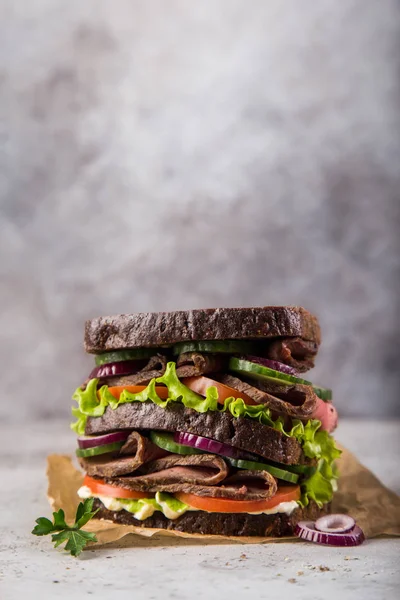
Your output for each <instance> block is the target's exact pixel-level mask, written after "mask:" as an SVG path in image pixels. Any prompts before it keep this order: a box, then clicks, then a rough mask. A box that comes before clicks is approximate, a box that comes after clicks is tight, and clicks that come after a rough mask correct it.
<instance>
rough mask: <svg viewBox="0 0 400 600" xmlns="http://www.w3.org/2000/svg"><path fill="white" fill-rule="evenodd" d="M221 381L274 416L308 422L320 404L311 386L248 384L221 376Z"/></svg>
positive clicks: (265, 383)
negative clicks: (265, 407)
mask: <svg viewBox="0 0 400 600" xmlns="http://www.w3.org/2000/svg"><path fill="white" fill-rule="evenodd" d="M219 381H221V382H222V383H224V384H225V385H228V386H229V387H232V388H234V389H235V390H238V391H239V392H243V393H244V394H247V395H248V396H250V398H252V399H253V400H255V401H256V402H257V403H258V404H265V406H268V408H270V409H271V410H272V411H273V413H274V415H283V416H288V417H291V418H296V419H303V420H306V421H308V420H309V419H310V418H311V416H312V414H313V412H314V410H315V408H316V406H317V402H318V398H317V396H316V394H315V392H314V390H313V389H312V387H311V386H309V385H289V386H282V385H277V384H275V383H273V382H271V383H269V382H268V383H267V382H259V381H257V382H255V381H253V380H252V381H251V383H248V382H247V381H243V380H242V379H239V377H234V376H233V375H220V376H219ZM256 386H257V387H256Z"/></svg>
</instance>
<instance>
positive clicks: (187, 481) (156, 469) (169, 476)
mask: <svg viewBox="0 0 400 600" xmlns="http://www.w3.org/2000/svg"><path fill="white" fill-rule="evenodd" d="M142 471H146V472H147V473H146V474H144V475H137V476H136V477H120V478H113V479H110V480H108V483H113V484H115V485H118V486H121V487H124V488H126V489H130V490H135V491H141V492H170V493H175V492H187V493H192V494H197V495H198V496H207V497H213V498H231V499H236V500H243V499H252V500H257V499H266V498H270V497H271V496H273V495H274V494H275V492H276V489H277V486H276V481H275V479H274V478H273V477H272V475H270V474H269V473H267V472H266V471H257V472H253V471H242V472H240V475H239V474H236V475H234V476H232V477H228V478H227V475H228V467H227V465H226V463H225V461H224V459H223V458H221V457H220V456H215V455H214V454H198V455H192V456H179V455H177V454H176V455H170V456H168V457H165V458H162V459H159V460H156V461H153V462H152V463H149V464H146V465H145V466H144V467H143V468H142ZM238 473H239V472H238Z"/></svg>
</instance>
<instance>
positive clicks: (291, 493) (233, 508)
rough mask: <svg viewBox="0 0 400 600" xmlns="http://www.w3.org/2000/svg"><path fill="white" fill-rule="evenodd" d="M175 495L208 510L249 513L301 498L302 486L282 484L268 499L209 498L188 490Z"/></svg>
mask: <svg viewBox="0 0 400 600" xmlns="http://www.w3.org/2000/svg"><path fill="white" fill-rule="evenodd" d="M175 496H176V497H177V498H178V500H180V501H181V502H184V503H185V504H188V505H189V506H192V507H193V508H198V509H199V510H206V511H208V512H218V513H249V512H261V511H263V510H268V509H270V508H274V506H277V505H278V504H280V503H281V502H291V501H292V500H300V487H299V486H298V485H295V486H281V487H279V489H278V491H277V493H276V494H275V496H273V497H272V498H269V499H268V500H227V499H226V498H207V497H206V496H196V495H195V494H187V493H186V492H177V493H175Z"/></svg>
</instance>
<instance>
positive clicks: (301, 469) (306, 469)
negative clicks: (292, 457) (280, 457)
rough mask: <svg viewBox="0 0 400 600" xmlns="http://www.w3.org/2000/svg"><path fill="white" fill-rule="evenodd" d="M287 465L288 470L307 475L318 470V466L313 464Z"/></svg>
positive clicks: (309, 475)
mask: <svg viewBox="0 0 400 600" xmlns="http://www.w3.org/2000/svg"><path fill="white" fill-rule="evenodd" d="M285 467H286V468H287V470H288V471H291V472H292V473H298V474H299V475H304V476H305V477H311V475H314V473H315V472H316V470H317V467H315V466H313V465H285Z"/></svg>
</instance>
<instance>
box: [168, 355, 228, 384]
mask: <svg viewBox="0 0 400 600" xmlns="http://www.w3.org/2000/svg"><path fill="white" fill-rule="evenodd" d="M226 363H227V358H226V357H225V356H224V355H222V354H202V353H200V352H184V353H183V354H180V355H179V356H178V359H177V361H176V365H177V369H176V374H177V375H178V377H179V378H180V379H184V378H185V377H197V376H199V375H204V374H206V373H216V372H217V371H222V370H223V369H224V368H225V366H226Z"/></svg>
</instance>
